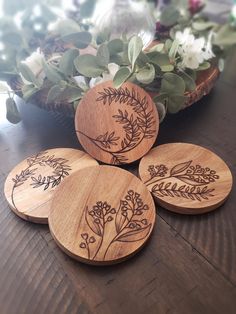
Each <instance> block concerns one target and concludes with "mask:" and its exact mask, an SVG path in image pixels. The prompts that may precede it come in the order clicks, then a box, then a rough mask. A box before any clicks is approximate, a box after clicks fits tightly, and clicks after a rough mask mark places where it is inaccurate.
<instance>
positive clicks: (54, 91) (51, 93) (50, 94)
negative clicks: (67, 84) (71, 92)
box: [47, 85, 62, 104]
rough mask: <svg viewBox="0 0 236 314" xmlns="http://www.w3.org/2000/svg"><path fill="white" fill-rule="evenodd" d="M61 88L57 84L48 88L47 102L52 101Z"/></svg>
mask: <svg viewBox="0 0 236 314" xmlns="http://www.w3.org/2000/svg"><path fill="white" fill-rule="evenodd" d="M61 92H62V90H61V88H60V86H59V85H54V86H52V87H51V88H50V90H49V92H48V96H47V103H48V104H49V103H52V102H54V101H55V100H56V99H57V97H58V96H59V95H60V94H61Z"/></svg>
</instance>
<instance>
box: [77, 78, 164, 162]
mask: <svg viewBox="0 0 236 314" xmlns="http://www.w3.org/2000/svg"><path fill="white" fill-rule="evenodd" d="M75 128H76V133H77V136H78V139H79V141H80V143H81V145H82V146H83V147H84V149H85V150H86V151H87V152H88V153H89V154H90V155H91V156H93V157H94V158H96V159H98V160H100V161H103V162H105V163H107V164H115V165H120V164H125V163H131V162H133V161H135V160H138V159H139V158H141V157H142V156H144V155H145V154H146V153H147V152H148V151H149V150H150V149H151V147H152V145H153V144H154V142H155V140H156V137H157V134H158V129H159V117H158V113H157V109H156V106H155V104H154V103H153V101H152V99H151V97H150V96H149V95H148V94H147V93H146V92H145V91H144V90H143V89H142V88H140V87H139V86H137V85H134V84H132V83H129V82H128V83H125V84H123V85H122V87H120V88H119V89H115V88H114V86H113V82H112V81H109V82H104V83H101V84H98V85H97V86H95V87H94V88H92V89H90V90H89V91H88V92H87V93H86V94H85V96H84V97H83V99H82V100H81V101H80V104H79V106H78V108H77V111H76V116H75Z"/></svg>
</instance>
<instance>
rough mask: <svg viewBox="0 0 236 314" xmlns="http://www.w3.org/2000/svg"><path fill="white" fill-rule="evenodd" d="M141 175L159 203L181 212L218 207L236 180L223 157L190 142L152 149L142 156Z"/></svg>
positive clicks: (199, 211)
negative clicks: (233, 180) (233, 178)
mask: <svg viewBox="0 0 236 314" xmlns="http://www.w3.org/2000/svg"><path fill="white" fill-rule="evenodd" d="M139 175H140V177H141V179H142V181H143V182H144V183H145V184H146V186H147V188H148V189H149V191H150V192H151V193H152V195H153V196H154V197H155V199H156V200H157V202H158V203H159V204H160V205H162V206H163V207H164V208H166V209H169V210H171V211H174V212H177V213H181V214H202V213H206V212H209V211H212V210H214V209H216V208H217V207H219V206H220V205H221V204H222V203H223V202H224V201H225V200H226V198H227V197H228V195H229V193H230V191H231V189H232V183H233V182H232V175H231V172H230V170H229V168H228V166H227V165H226V164H225V162H224V161H223V160H222V159H221V158H219V157H218V156H217V155H216V154H214V153H213V152H211V151H209V150H207V149H205V148H203V147H201V146H197V145H193V144H187V143H171V144H165V145H160V146H157V147H155V148H153V149H152V150H151V151H150V152H149V153H148V154H147V155H146V156H145V157H143V158H142V160H141V162H140V165H139Z"/></svg>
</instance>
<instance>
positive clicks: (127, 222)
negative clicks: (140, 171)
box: [49, 166, 156, 265]
mask: <svg viewBox="0 0 236 314" xmlns="http://www.w3.org/2000/svg"><path fill="white" fill-rule="evenodd" d="M155 216H156V213H155V205H154V202H153V199H152V197H151V194H150V193H149V191H148V189H147V188H146V186H145V185H144V184H143V183H142V182H141V181H140V180H139V179H138V178H137V177H135V176H134V175H132V174H131V173H129V172H127V171H125V170H122V169H120V168H117V167H112V166H99V167H90V168H86V169H82V170H79V171H77V172H76V173H75V174H73V175H72V176H70V177H69V178H67V179H66V180H65V181H64V182H63V183H62V184H61V186H60V187H59V188H58V190H57V192H56V193H55V195H54V198H53V201H52V204H51V211H50V214H49V227H50V231H51V233H52V235H53V237H54V239H55V240H56V242H57V244H58V245H59V246H60V247H61V248H62V250H63V251H65V252H66V253H67V254H69V255H70V256H72V257H74V258H76V259H78V260H79V261H82V262H85V263H89V264H94V265H108V264H114V263H118V262H121V261H123V260H125V259H127V258H128V257H130V256H132V255H133V254H135V253H136V252H137V251H138V250H140V249H141V247H142V246H143V245H144V244H145V243H146V241H147V240H148V238H149V236H150V234H151V232H152V230H153V227H154V223H155Z"/></svg>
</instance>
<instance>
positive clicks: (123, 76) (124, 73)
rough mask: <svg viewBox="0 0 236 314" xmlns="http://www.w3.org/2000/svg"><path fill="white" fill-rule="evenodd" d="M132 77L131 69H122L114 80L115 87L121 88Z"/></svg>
mask: <svg viewBox="0 0 236 314" xmlns="http://www.w3.org/2000/svg"><path fill="white" fill-rule="evenodd" d="M130 75H131V72H130V70H129V68H126V67H124V68H120V69H119V70H118V71H117V72H116V75H115V77H114V79H113V82H114V86H115V87H116V88H119V87H120V86H121V85H122V84H123V83H124V82H125V81H126V80H127V79H128V78H129V77H130Z"/></svg>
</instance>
